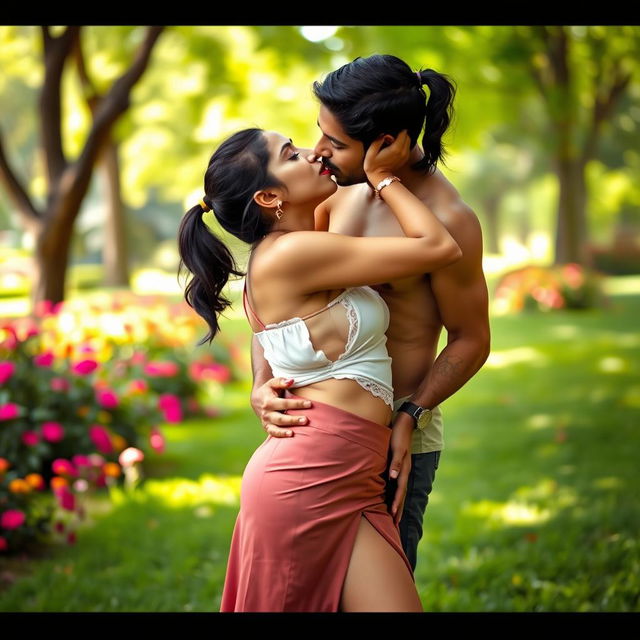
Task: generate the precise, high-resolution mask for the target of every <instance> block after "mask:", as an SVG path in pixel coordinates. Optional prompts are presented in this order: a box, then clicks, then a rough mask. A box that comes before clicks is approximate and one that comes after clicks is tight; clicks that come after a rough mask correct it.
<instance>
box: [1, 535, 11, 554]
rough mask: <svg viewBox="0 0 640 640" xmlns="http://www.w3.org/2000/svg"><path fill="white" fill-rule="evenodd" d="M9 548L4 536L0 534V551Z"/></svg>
mask: <svg viewBox="0 0 640 640" xmlns="http://www.w3.org/2000/svg"><path fill="white" fill-rule="evenodd" d="M8 548H9V543H8V542H7V539H6V538H3V537H2V536H0V551H6V550H7V549H8Z"/></svg>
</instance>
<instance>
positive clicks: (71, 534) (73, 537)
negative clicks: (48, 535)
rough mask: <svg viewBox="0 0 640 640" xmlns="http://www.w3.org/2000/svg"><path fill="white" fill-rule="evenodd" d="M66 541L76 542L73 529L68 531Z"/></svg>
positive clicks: (69, 542)
mask: <svg viewBox="0 0 640 640" xmlns="http://www.w3.org/2000/svg"><path fill="white" fill-rule="evenodd" d="M67 543H68V544H75V543H76V532H75V531H69V533H68V534H67Z"/></svg>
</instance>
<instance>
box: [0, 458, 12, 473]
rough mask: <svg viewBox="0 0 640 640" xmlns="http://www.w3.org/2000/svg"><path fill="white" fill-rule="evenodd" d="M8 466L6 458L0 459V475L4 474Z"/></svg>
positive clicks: (9, 464)
mask: <svg viewBox="0 0 640 640" xmlns="http://www.w3.org/2000/svg"><path fill="white" fill-rule="evenodd" d="M10 466H11V463H10V462H9V461H8V460H7V459H6V458H0V473H4V472H5V471H6V470H7V469H8V468H9V467H10Z"/></svg>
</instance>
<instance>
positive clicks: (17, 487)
mask: <svg viewBox="0 0 640 640" xmlns="http://www.w3.org/2000/svg"><path fill="white" fill-rule="evenodd" d="M9 491H11V493H29V491H31V485H30V484H29V483H28V482H26V481H25V480H23V479H22V478H14V479H13V480H12V481H11V482H10V483H9Z"/></svg>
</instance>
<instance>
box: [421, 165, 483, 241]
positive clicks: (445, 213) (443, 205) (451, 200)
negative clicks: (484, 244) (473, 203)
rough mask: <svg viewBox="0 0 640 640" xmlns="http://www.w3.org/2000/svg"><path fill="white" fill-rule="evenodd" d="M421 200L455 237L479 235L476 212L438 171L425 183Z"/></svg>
mask: <svg viewBox="0 0 640 640" xmlns="http://www.w3.org/2000/svg"><path fill="white" fill-rule="evenodd" d="M419 197H420V199H421V200H422V201H423V202H424V203H425V204H426V205H427V206H429V207H431V209H432V211H433V213H434V214H435V215H436V216H437V218H438V219H439V220H440V222H442V224H444V225H445V227H447V230H448V231H449V233H451V234H452V235H453V236H454V237H455V235H456V234H457V233H460V232H465V233H466V234H469V233H471V234H479V233H481V230H480V221H479V220H478V216H477V215H476V213H475V211H474V210H473V209H472V208H471V207H470V206H469V205H468V204H467V203H466V202H465V201H464V199H463V198H462V196H461V195H460V192H459V191H458V190H457V189H456V187H455V186H454V185H453V183H452V182H451V181H450V180H449V179H448V178H447V177H446V176H445V175H444V174H443V173H442V171H440V169H437V168H436V170H435V171H434V173H433V174H431V175H430V176H428V178H427V179H425V181H424V188H423V189H421V193H420V194H419Z"/></svg>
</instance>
